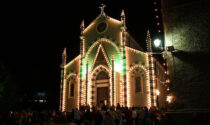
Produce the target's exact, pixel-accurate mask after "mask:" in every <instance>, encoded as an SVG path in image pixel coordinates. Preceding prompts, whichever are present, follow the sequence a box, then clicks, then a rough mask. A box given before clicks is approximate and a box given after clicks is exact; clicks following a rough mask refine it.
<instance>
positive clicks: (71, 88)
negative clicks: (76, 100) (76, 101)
mask: <svg viewBox="0 0 210 125" xmlns="http://www.w3.org/2000/svg"><path fill="white" fill-rule="evenodd" d="M70 86H71V87H70V96H71V97H72V96H74V84H71V85H70Z"/></svg>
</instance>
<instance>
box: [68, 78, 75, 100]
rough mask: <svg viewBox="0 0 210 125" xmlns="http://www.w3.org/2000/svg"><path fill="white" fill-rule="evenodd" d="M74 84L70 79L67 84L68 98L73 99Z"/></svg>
mask: <svg viewBox="0 0 210 125" xmlns="http://www.w3.org/2000/svg"><path fill="white" fill-rule="evenodd" d="M74 82H75V80H74V79H73V78H70V82H69V97H73V96H74Z"/></svg>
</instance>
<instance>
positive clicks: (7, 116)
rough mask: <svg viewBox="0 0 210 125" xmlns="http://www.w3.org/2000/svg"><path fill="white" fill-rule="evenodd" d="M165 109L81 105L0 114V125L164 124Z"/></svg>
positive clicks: (165, 121)
mask: <svg viewBox="0 0 210 125" xmlns="http://www.w3.org/2000/svg"><path fill="white" fill-rule="evenodd" d="M167 122H168V119H167V117H166V116H165V113H164V111H162V110H161V111H160V110H158V109H157V108H155V107H151V108H149V109H148V108H147V107H132V108H128V107H121V106H120V105H119V104H118V105H117V106H116V107H115V106H106V105H103V106H101V107H92V108H90V106H81V107H80V109H73V110H72V112H64V113H61V112H59V111H54V110H45V111H32V110H23V111H15V112H14V111H10V112H9V113H1V114H0V123H1V124H2V125H56V124H69V125H167V124H168V123H167Z"/></svg>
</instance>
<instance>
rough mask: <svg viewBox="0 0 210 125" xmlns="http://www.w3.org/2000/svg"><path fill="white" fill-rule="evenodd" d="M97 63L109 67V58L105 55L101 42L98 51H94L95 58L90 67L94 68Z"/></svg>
mask: <svg viewBox="0 0 210 125" xmlns="http://www.w3.org/2000/svg"><path fill="white" fill-rule="evenodd" d="M98 65H104V66H107V67H110V62H109V59H108V57H107V54H106V51H105V50H104V48H103V45H102V44H100V45H99V47H98V51H97V53H96V56H95V59H94V61H93V66H92V68H91V69H94V68H95V67H97V66H98Z"/></svg>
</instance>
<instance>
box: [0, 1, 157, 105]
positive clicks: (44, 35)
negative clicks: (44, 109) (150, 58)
mask: <svg viewBox="0 0 210 125" xmlns="http://www.w3.org/2000/svg"><path fill="white" fill-rule="evenodd" d="M139 2H141V1H138V2H137V1H132V2H131V1H129V0H127V1H116V0H114V1H113V0H90V1H88V2H87V1H86V2H84V1H82V0H77V1H76V2H75V1H72V2H68V3H64V2H49V3H47V2H22V3H20V2H17V3H5V4H4V5H3V6H4V8H3V11H2V13H3V16H2V17H1V20H3V23H1V25H2V26H3V34H1V35H2V36H3V39H2V40H1V45H0V48H1V50H0V51H1V55H0V62H1V64H3V65H4V66H5V69H6V72H8V74H9V75H11V76H12V77H11V78H13V79H14V81H15V84H16V86H17V88H21V89H20V93H22V94H24V95H25V96H27V95H30V94H32V93H36V92H42V91H43V92H47V94H48V99H49V102H51V103H52V104H51V105H54V106H55V107H56V106H57V105H58V102H59V101H58V97H59V85H60V64H61V54H62V51H63V48H64V47H66V48H67V53H68V55H67V57H68V61H70V60H71V59H73V58H74V57H76V56H77V55H79V36H80V24H81V21H82V20H83V19H84V20H85V26H87V25H88V24H90V23H91V22H92V21H93V20H94V19H95V18H96V17H97V16H98V15H99V13H100V9H99V8H98V7H99V6H100V5H101V3H104V4H106V8H105V13H106V14H107V15H109V16H111V17H113V18H116V19H120V14H121V10H122V9H124V10H125V14H126V21H127V28H128V32H130V34H131V35H132V36H133V37H134V39H135V40H136V41H137V42H138V43H139V44H140V45H141V46H142V48H144V49H145V39H146V31H147V29H150V30H151V31H152V34H153V30H154V29H155V28H156V27H155V23H156V20H155V16H154V5H153V2H152V0H151V1H149V0H146V1H144V2H141V3H139ZM154 33H155V32H154Z"/></svg>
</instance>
